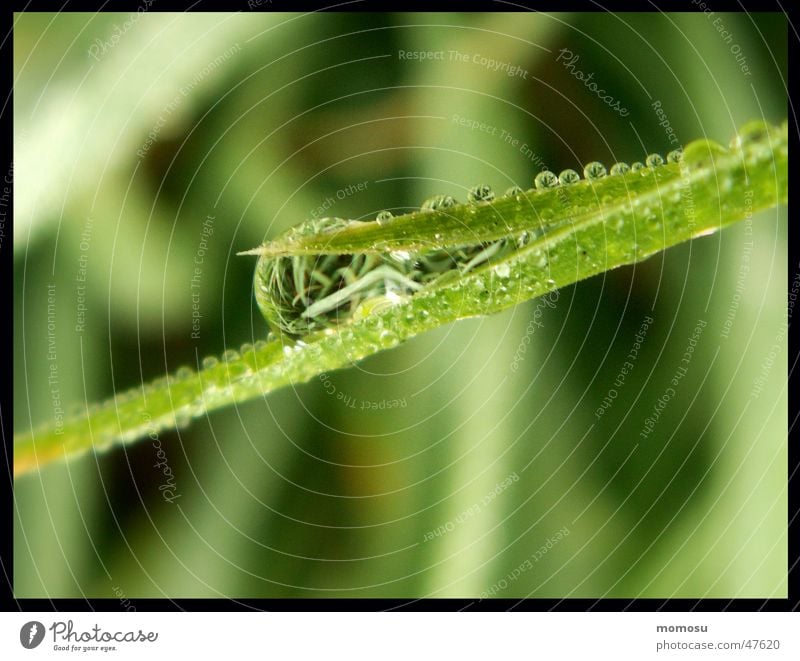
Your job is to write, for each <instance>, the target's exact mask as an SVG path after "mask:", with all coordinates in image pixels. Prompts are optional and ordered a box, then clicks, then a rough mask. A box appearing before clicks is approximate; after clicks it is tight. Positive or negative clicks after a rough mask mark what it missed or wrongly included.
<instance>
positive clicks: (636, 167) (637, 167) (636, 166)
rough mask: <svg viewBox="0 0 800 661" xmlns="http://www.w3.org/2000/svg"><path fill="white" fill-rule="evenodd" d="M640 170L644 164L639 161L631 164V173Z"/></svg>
mask: <svg viewBox="0 0 800 661" xmlns="http://www.w3.org/2000/svg"><path fill="white" fill-rule="evenodd" d="M642 168H644V163H640V162H639V161H636V162H635V163H631V172H639V170H641V169H642Z"/></svg>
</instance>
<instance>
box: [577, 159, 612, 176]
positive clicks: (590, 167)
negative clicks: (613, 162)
mask: <svg viewBox="0 0 800 661" xmlns="http://www.w3.org/2000/svg"><path fill="white" fill-rule="evenodd" d="M606 174H608V172H606V166H605V165H603V164H602V163H600V162H599V161H592V162H591V163H587V164H586V167H585V168H583V176H584V177H586V178H587V179H601V178H602V177H605V176H606Z"/></svg>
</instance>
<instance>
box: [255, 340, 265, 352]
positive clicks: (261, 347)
mask: <svg viewBox="0 0 800 661" xmlns="http://www.w3.org/2000/svg"><path fill="white" fill-rule="evenodd" d="M266 348H267V343H266V342H265V341H264V340H256V343H255V344H254V345H253V349H255V351H256V352H259V351H263V350H264V349H266Z"/></svg>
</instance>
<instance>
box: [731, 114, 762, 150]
mask: <svg viewBox="0 0 800 661" xmlns="http://www.w3.org/2000/svg"><path fill="white" fill-rule="evenodd" d="M769 132H770V125H769V124H768V123H767V122H763V121H761V120H758V119H756V120H753V121H752V122H747V124H745V125H744V126H742V128H741V129H739V134H738V135H737V136H736V137H735V138H734V139H733V140H731V147H732V148H734V149H738V148H740V147H743V146H744V145H746V144H748V143H751V142H757V141H759V140H763V139H765V138H766V137H767V136H768V135H769Z"/></svg>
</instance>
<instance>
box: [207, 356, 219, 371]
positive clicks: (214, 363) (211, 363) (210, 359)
mask: <svg viewBox="0 0 800 661" xmlns="http://www.w3.org/2000/svg"><path fill="white" fill-rule="evenodd" d="M217 365H219V361H218V360H217V359H216V358H215V357H214V356H206V357H205V358H203V369H204V370H210V369H212V368H214V367H216V366H217Z"/></svg>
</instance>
